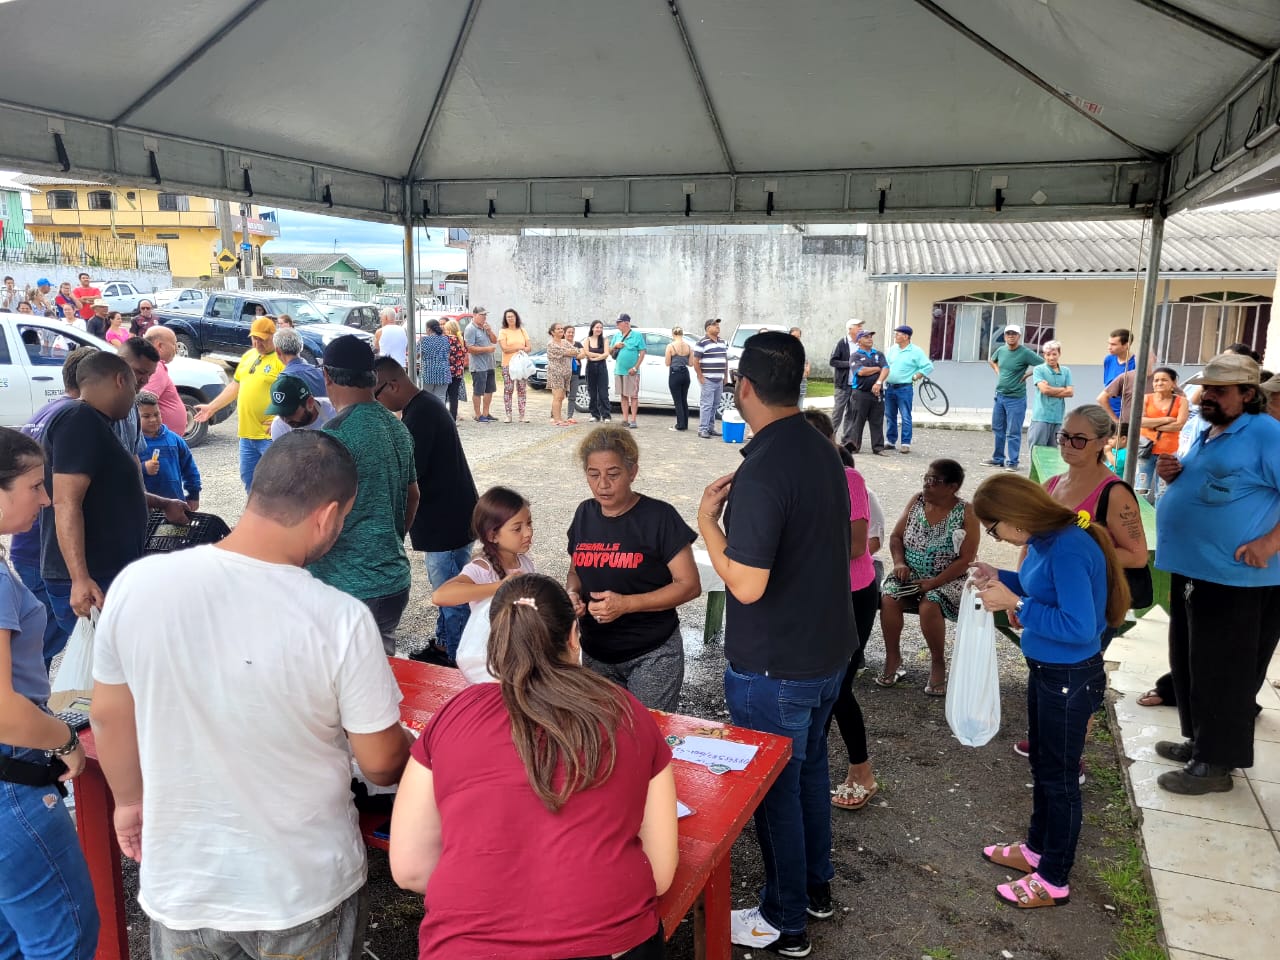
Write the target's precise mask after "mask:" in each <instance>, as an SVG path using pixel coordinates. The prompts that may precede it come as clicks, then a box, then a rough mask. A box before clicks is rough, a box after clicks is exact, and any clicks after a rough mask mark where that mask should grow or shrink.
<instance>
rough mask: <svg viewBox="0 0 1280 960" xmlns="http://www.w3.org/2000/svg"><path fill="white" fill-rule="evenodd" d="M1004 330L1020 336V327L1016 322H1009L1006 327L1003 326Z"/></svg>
mask: <svg viewBox="0 0 1280 960" xmlns="http://www.w3.org/2000/svg"><path fill="white" fill-rule="evenodd" d="M1004 332H1005V333H1016V334H1017V335H1018V336H1022V328H1021V327H1020V326H1018V325H1017V324H1016V323H1011V324H1009V325H1008V326H1007V327H1005V328H1004Z"/></svg>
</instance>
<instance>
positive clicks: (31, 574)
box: [13, 560, 71, 666]
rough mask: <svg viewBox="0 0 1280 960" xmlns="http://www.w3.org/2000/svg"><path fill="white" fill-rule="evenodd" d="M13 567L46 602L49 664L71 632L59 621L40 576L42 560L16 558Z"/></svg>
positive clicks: (45, 645) (45, 626) (46, 651)
mask: <svg viewBox="0 0 1280 960" xmlns="http://www.w3.org/2000/svg"><path fill="white" fill-rule="evenodd" d="M13 569H14V570H16V571H17V573H18V579H19V580H21V581H22V582H23V583H24V584H26V586H27V589H28V590H30V591H31V592H32V593H34V594H35V595H36V599H37V600H39V601H40V602H41V603H42V604H44V612H45V615H46V616H47V617H48V619H47V620H46V621H45V625H44V662H45V666H48V665H49V662H50V661H51V660H52V659H53V658H54V657H56V656H57V655H58V654H59V653H61V652H62V648H63V647H65V646H66V645H67V638H68V637H70V636H71V634H69V633H68V632H67V631H65V630H63V629H62V624H60V623H58V618H57V616H56V614H55V613H54V609H53V603H52V602H51V601H50V600H49V591H48V590H46V589H45V586H44V580H42V579H41V577H40V561H39V560H37V561H36V562H35V563H30V562H28V561H26V560H14V561H13Z"/></svg>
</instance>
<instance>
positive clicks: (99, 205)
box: [89, 190, 115, 210]
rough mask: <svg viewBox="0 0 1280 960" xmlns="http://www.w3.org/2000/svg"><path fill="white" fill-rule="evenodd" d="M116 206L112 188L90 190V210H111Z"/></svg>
mask: <svg viewBox="0 0 1280 960" xmlns="http://www.w3.org/2000/svg"><path fill="white" fill-rule="evenodd" d="M114 206H115V201H114V198H113V197H112V196H111V191H110V190H90V191H89V209H90V210H110V209H112V208H113V207H114Z"/></svg>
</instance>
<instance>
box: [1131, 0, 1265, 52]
mask: <svg viewBox="0 0 1280 960" xmlns="http://www.w3.org/2000/svg"><path fill="white" fill-rule="evenodd" d="M1132 2H1134V3H1139V4H1141V5H1142V6H1144V7H1146V8H1147V9H1149V10H1154V11H1155V12H1156V13H1159V14H1161V15H1163V16H1166V17H1168V18H1169V19H1170V20H1176V21H1177V22H1178V23H1180V24H1182V25H1183V26H1186V27H1190V28H1191V29H1192V30H1196V31H1198V32H1200V33H1202V34H1204V35H1205V36H1207V37H1213V39H1215V40H1219V41H1221V42H1222V43H1225V44H1226V45H1227V46H1229V47H1235V48H1236V49H1237V50H1240V51H1242V52H1244V53H1247V54H1248V55H1249V56H1251V57H1255V58H1257V59H1258V60H1265V59H1266V58H1267V57H1269V56H1270V55H1271V51H1270V50H1268V49H1267V48H1266V47H1264V46H1262V45H1261V44H1257V43H1254V42H1253V41H1252V40H1246V39H1245V38H1244V37H1242V36H1240V35H1239V34H1237V33H1232V32H1231V31H1230V30H1228V29H1226V28H1225V27H1220V26H1218V25H1217V24H1216V23H1212V22H1211V21H1209V20H1205V19H1204V18H1203V17H1197V16H1196V15H1195V14H1194V13H1191V12H1189V11H1187V10H1183V9H1182V8H1181V7H1178V6H1175V5H1173V4H1172V3H1168V2H1167V0H1132Z"/></svg>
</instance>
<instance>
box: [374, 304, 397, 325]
mask: <svg viewBox="0 0 1280 960" xmlns="http://www.w3.org/2000/svg"><path fill="white" fill-rule="evenodd" d="M387 317H390V318H391V322H392V323H394V322H395V319H396V311H395V309H394V308H393V307H383V308H382V309H381V310H379V311H378V318H379V319H380V320H385V319H387Z"/></svg>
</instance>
